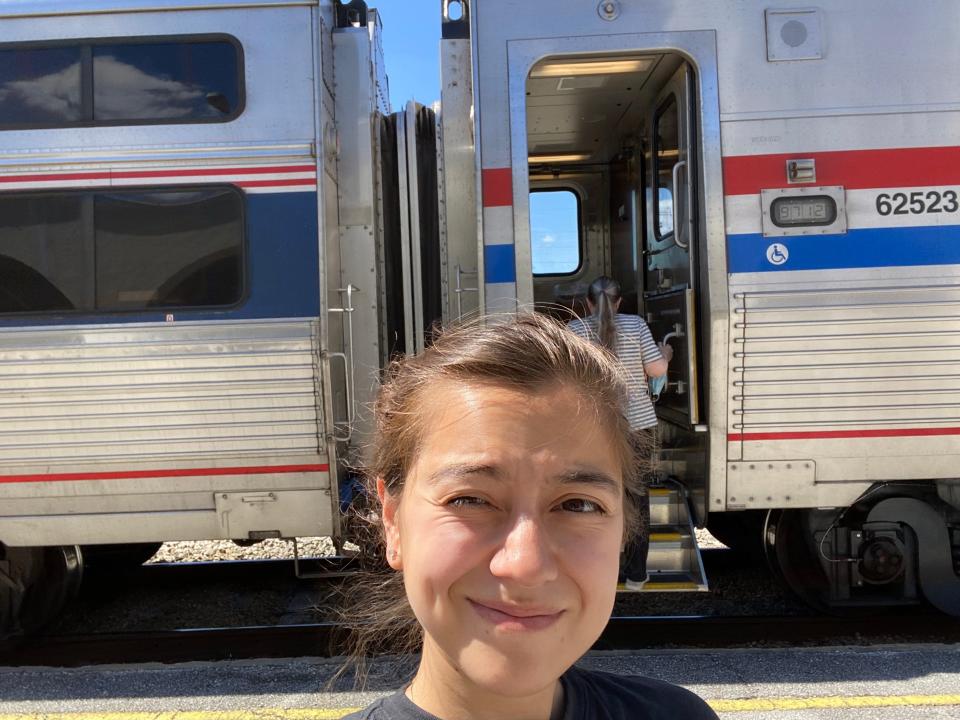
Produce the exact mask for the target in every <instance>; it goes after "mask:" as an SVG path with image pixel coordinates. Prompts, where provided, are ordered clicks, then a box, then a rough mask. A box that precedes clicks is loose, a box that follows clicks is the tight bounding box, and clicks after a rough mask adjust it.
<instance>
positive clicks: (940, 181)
mask: <svg viewBox="0 0 960 720" xmlns="http://www.w3.org/2000/svg"><path fill="white" fill-rule="evenodd" d="M804 158H813V159H814V160H816V163H817V168H816V169H817V181H816V183H808V184H815V185H842V186H843V187H844V188H846V189H847V190H864V189H869V188H893V187H926V186H928V185H960V147H924V148H894V149H889V150H840V151H831V152H795V153H787V154H777V155H739V156H729V157H724V158H723V192H724V194H726V195H755V194H757V193H759V192H760V190H762V189H764V188H782V187H786V186H787V160H798V159H804ZM797 187H802V185H798V186H797Z"/></svg>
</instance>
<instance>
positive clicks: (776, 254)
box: [767, 243, 790, 265]
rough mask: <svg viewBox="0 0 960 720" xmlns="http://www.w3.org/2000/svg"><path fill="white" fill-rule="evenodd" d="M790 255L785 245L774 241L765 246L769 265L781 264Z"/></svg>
mask: <svg viewBox="0 0 960 720" xmlns="http://www.w3.org/2000/svg"><path fill="white" fill-rule="evenodd" d="M789 257H790V251H789V250H787V246H786V245H781V244H780V243H774V244H773V245H771V246H770V247H768V248H767V260H768V261H769V263H770V264H771V265H783V264H784V263H785V262H786V261H787V260H788V259H789Z"/></svg>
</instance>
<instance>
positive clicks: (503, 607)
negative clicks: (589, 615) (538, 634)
mask: <svg viewBox="0 0 960 720" xmlns="http://www.w3.org/2000/svg"><path fill="white" fill-rule="evenodd" d="M469 602H470V605H471V606H472V607H473V609H474V611H476V613H477V615H479V616H480V617H481V618H483V619H484V620H486V621H487V622H489V623H492V624H494V625H496V626H497V627H498V628H500V629H502V630H507V631H512V632H518V631H524V630H526V631H531V630H544V629H546V628H548V627H550V626H551V625H553V624H554V623H555V622H557V620H559V619H560V616H561V615H562V614H563V610H557V609H555V608H546V607H533V606H523V605H508V604H505V603H500V602H489V601H485V600H484V601H481V600H469Z"/></svg>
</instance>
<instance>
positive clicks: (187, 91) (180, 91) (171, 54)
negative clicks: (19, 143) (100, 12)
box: [0, 35, 245, 130]
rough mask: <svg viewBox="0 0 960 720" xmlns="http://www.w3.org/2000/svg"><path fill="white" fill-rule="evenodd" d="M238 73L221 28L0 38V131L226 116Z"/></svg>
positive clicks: (235, 97)
mask: <svg viewBox="0 0 960 720" xmlns="http://www.w3.org/2000/svg"><path fill="white" fill-rule="evenodd" d="M243 76H244V72H243V52H242V49H241V47H240V44H239V42H237V41H236V40H235V39H234V38H232V37H229V36H224V35H218V36H193V37H190V36H188V37H163V38H136V39H131V40H89V41H82V42H73V43H56V44H50V43H44V44H42V45H38V44H36V43H34V44H23V43H18V44H16V45H0V130H13V129H28V128H58V127H61V128H62V127H91V126H97V125H121V124H123V125H144V124H149V125H157V124H164V123H185V122H191V123H202V122H226V121H229V120H232V119H234V118H235V117H237V116H238V115H239V114H240V113H241V112H242V110H243V105H244V98H245V95H244V82H243Z"/></svg>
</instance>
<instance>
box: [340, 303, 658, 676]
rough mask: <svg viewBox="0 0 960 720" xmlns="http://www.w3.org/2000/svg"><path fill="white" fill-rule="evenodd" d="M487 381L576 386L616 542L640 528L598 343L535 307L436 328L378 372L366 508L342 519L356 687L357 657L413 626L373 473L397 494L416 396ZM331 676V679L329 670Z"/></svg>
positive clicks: (610, 376) (407, 467)
mask: <svg viewBox="0 0 960 720" xmlns="http://www.w3.org/2000/svg"><path fill="white" fill-rule="evenodd" d="M442 383H454V384H461V383H462V384H466V385H472V386H477V385H479V386H484V385H487V386H490V387H494V388H503V389H509V390H513V391H517V392H521V393H529V394H531V395H533V394H536V393H540V392H543V391H547V392H549V391H550V390H551V389H553V388H556V387H558V386H567V387H571V388H573V389H575V390H576V391H578V394H579V395H580V397H581V398H582V400H583V402H584V407H586V408H588V411H589V412H591V413H593V414H594V416H595V417H596V423H597V426H598V427H601V428H603V429H604V430H605V431H606V432H608V433H609V436H610V437H611V440H612V445H613V447H614V448H616V453H617V456H618V458H617V459H618V464H619V466H620V468H621V473H622V482H623V488H624V496H623V503H624V505H623V508H624V540H626V539H627V538H629V537H632V536H633V535H634V534H635V533H636V532H638V531H639V530H641V529H642V528H639V527H638V525H639V523H640V516H639V508H638V506H637V505H636V504H635V501H634V500H633V498H634V497H635V496H636V495H638V494H639V492H640V490H641V482H642V480H641V478H642V477H643V474H644V473H645V472H647V471H648V469H649V468H648V467H646V466H645V465H644V463H649V460H648V459H646V458H645V457H644V456H643V455H638V454H637V451H636V449H635V448H634V446H633V445H632V444H631V432H630V427H629V424H628V422H627V420H626V418H625V417H624V414H623V406H624V402H625V398H626V384H625V381H624V378H623V376H622V371H621V370H620V369H619V366H618V365H617V363H616V360H615V359H614V358H613V357H612V356H611V355H610V354H609V353H607V352H606V351H605V350H603V349H602V348H600V347H599V346H597V345H595V344H593V343H590V342H588V341H586V340H583V339H581V338H579V337H577V336H576V335H575V334H574V333H572V332H571V331H569V330H567V329H566V328H565V327H564V326H563V325H562V324H560V323H559V322H557V321H556V320H554V319H552V318H550V317H548V316H546V315H543V314H541V313H533V312H527V313H521V314H519V315H510V316H509V317H508V318H495V319H493V320H492V321H491V320H490V319H489V318H488V319H487V322H486V324H484V322H483V321H482V320H475V321H471V322H470V323H467V324H464V325H459V326H455V327H453V328H449V329H446V330H444V331H442V332H441V333H440V334H439V335H437V336H436V339H435V341H434V342H433V344H432V345H431V346H430V347H428V348H427V349H426V350H425V351H424V352H423V353H421V354H420V355H415V356H401V357H398V358H396V359H395V360H394V361H393V362H391V363H390V365H389V366H388V367H387V368H386V370H385V372H384V377H383V382H382V385H381V388H380V391H379V394H378V397H377V399H376V402H375V404H374V406H373V414H374V423H375V427H374V431H373V434H372V441H371V447H370V448H369V464H368V466H367V467H366V468H364V471H363V475H364V481H365V489H366V502H367V503H368V505H367V506H366V507H365V508H364V509H363V510H361V511H360V512H359V513H356V514H355V515H353V516H352V517H351V518H349V522H350V523H352V524H354V525H355V526H356V527H354V535H355V538H356V539H354V540H353V541H354V542H356V543H357V544H358V545H359V546H360V548H361V558H362V559H363V560H364V561H365V563H366V565H365V566H366V567H367V568H368V569H370V570H371V571H370V572H367V573H364V574H363V576H362V577H360V578H357V579H354V578H353V577H351V580H350V582H349V583H347V584H346V587H345V589H344V595H345V597H344V598H343V605H342V607H341V611H340V612H341V618H340V621H341V623H343V625H344V626H346V627H347V628H348V632H350V634H351V643H350V645H351V648H352V652H351V653H350V660H351V661H352V662H351V663H348V664H347V665H345V666H344V667H343V668H341V672H340V673H339V674H343V672H344V671H345V670H346V669H347V668H348V667H349V666H350V665H351V664H352V665H354V666H355V669H356V681H355V682H356V684H357V685H362V684H363V683H364V681H365V675H366V665H365V662H364V659H365V658H366V657H368V656H370V655H372V654H375V653H378V652H384V651H388V652H391V653H399V654H405V653H413V652H417V651H418V650H419V649H420V647H421V643H422V639H423V637H422V630H421V628H420V625H419V624H418V623H417V621H416V618H415V617H414V614H413V611H412V610H411V608H410V606H409V604H408V603H407V598H406V594H405V592H404V580H403V572H402V571H393V570H391V569H390V568H389V567H388V565H387V563H386V560H385V537H384V528H383V524H382V519H381V515H382V508H381V506H380V502H379V500H378V496H377V479H378V478H381V479H382V480H383V483H384V486H385V490H386V492H388V493H390V494H391V495H392V496H395V497H396V496H399V495H400V494H401V493H402V492H403V490H404V485H405V483H406V481H407V478H408V475H409V473H410V471H411V470H412V468H413V466H414V463H415V462H416V460H417V453H418V448H419V447H420V446H421V443H422V439H423V432H424V420H425V418H424V410H423V406H424V401H425V398H426V396H427V394H428V393H430V392H431V390H432V389H435V388H436V387H437V386H438V384H442ZM339 674H338V675H339Z"/></svg>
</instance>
